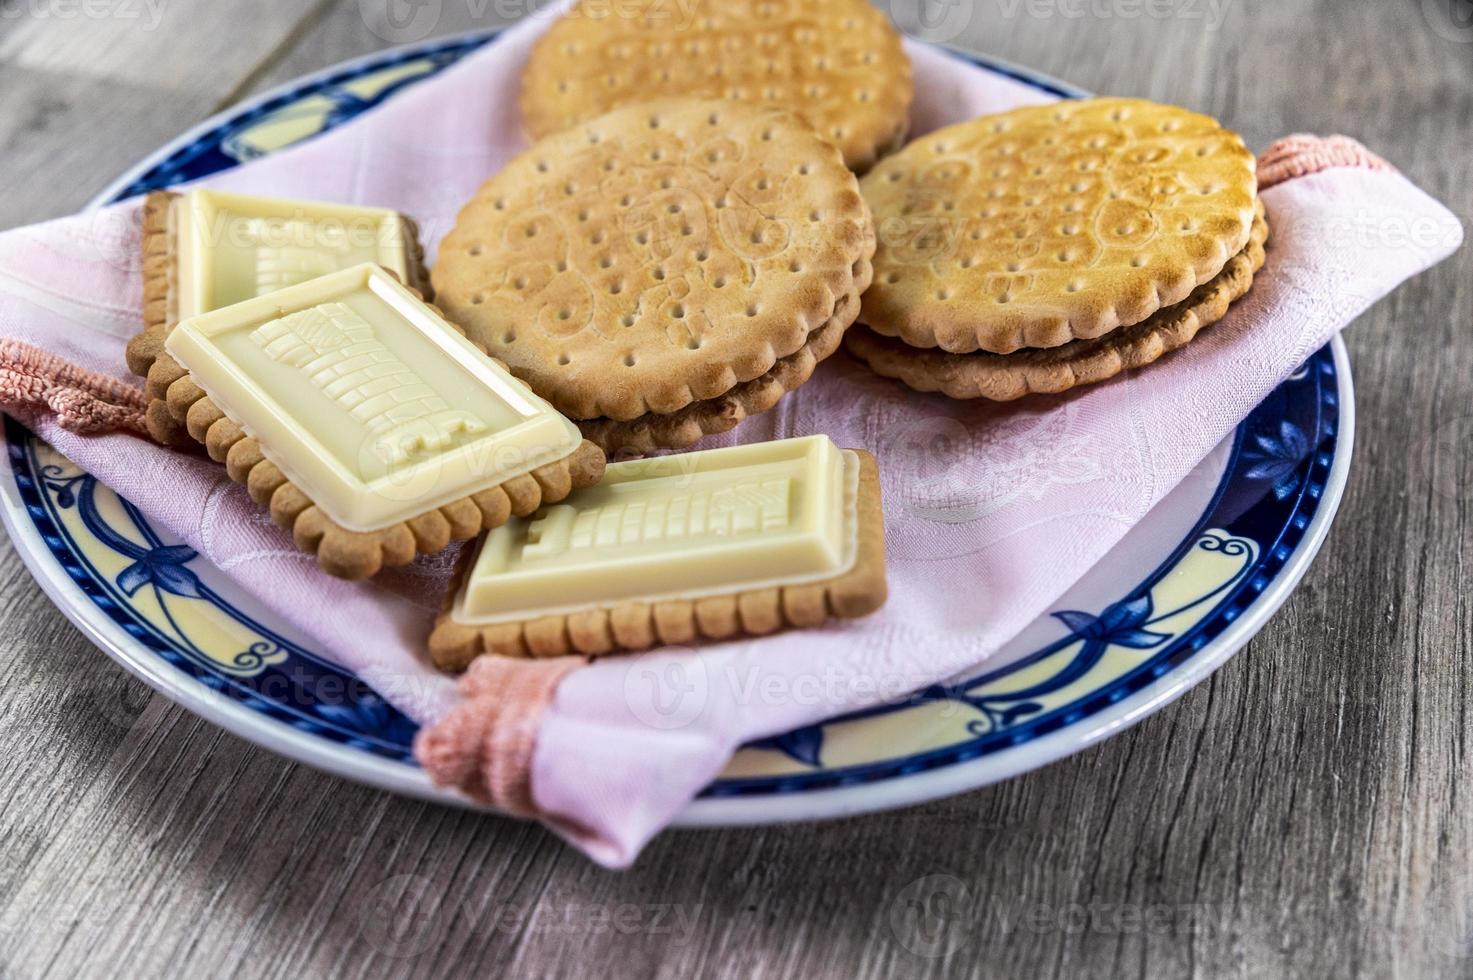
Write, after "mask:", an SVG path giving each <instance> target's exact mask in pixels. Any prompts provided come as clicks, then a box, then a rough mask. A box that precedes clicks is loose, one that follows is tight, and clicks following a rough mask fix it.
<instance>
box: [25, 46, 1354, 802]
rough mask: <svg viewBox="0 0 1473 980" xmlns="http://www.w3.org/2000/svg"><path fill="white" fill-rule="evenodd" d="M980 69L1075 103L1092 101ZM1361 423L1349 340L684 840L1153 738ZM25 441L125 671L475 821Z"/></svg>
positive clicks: (64, 552) (327, 120)
mask: <svg viewBox="0 0 1473 980" xmlns="http://www.w3.org/2000/svg"><path fill="white" fill-rule="evenodd" d="M492 36H494V35H493V34H485V33H482V34H476V35H472V36H466V37H460V38H454V39H449V40H440V41H436V42H433V43H429V44H423V45H418V46H415V47H412V48H407V49H402V50H399V51H393V52H387V53H383V54H379V55H374V56H372V57H369V58H366V59H362V60H359V61H355V62H352V63H349V64H346V65H343V66H340V67H338V68H334V69H331V70H329V71H326V72H323V73H320V74H317V75H314V76H311V77H309V78H306V79H303V80H301V81H299V82H295V83H293V84H291V85H288V86H286V87H284V88H281V89H278V90H276V91H274V92H271V93H268V94H267V95H265V96H262V97H261V98H258V99H255V100H253V101H251V102H248V103H245V104H243V105H240V106H237V107H236V108H234V109H231V110H230V111H229V112H227V113H226V114H224V115H222V116H220V117H217V118H216V119H213V120H211V121H209V122H208V123H206V124H205V125H203V126H201V127H199V128H198V129H196V130H194V131H193V132H191V133H189V134H187V135H185V136H184V137H182V138H181V139H179V140H178V141H176V142H175V143H173V144H172V145H170V146H168V147H166V148H164V149H163V150H161V151H160V152H159V153H157V154H155V155H154V156H153V157H151V158H150V159H148V160H147V161H145V162H144V163H143V164H141V165H140V166H139V167H138V168H137V169H136V170H134V171H133V172H132V173H130V174H128V175H127V176H126V177H124V178H123V179H122V180H120V181H119V182H118V183H117V184H116V185H115V186H114V187H113V188H111V189H110V190H109V191H108V192H107V193H106V194H105V195H104V196H103V197H102V198H101V199H100V200H104V201H108V200H117V199H121V198H124V197H129V196H132V195H135V194H139V193H142V192H144V191H147V190H151V189H153V188H156V187H163V186H165V185H170V184H176V183H180V182H183V181H188V180H193V179H196V178H199V177H202V176H205V175H207V174H210V173H214V172H217V171H219V170H223V169H226V168H228V167H233V166H235V165H237V164H239V163H242V162H244V161H247V160H251V159H255V158H256V157H260V156H263V155H265V154H268V153H271V152H273V151H275V150H278V149H280V148H282V147H284V146H288V145H290V144H292V143H295V142H297V141H299V140H303V139H306V138H308V137H310V136H313V135H315V134H317V133H321V132H323V131H325V130H328V129H331V128H332V127H334V126H337V125H339V124H340V123H342V122H343V121H344V120H347V119H350V118H352V117H353V116H355V115H357V114H358V113H360V112H363V111H364V110H365V109H369V108H372V107H373V106H375V105H377V104H379V103H381V102H383V101H384V100H385V99H388V98H392V97H393V95H394V93H396V92H398V91H400V90H402V89H403V88H405V87H407V86H410V85H413V84H415V83H416V82H419V81H421V80H423V79H425V78H428V77H430V76H432V75H434V74H435V73H437V72H439V71H441V70H442V69H444V68H445V67H446V66H448V65H451V64H453V63H454V62H455V61H457V60H458V59H460V58H461V57H463V56H464V55H466V54H467V53H469V52H471V51H474V50H475V49H476V48H478V47H480V46H481V45H482V44H484V43H486V41H488V40H489V39H490V38H491V37H492ZM959 56H960V57H966V58H967V59H968V60H970V61H973V62H975V63H976V64H978V65H980V66H981V67H982V68H984V69H986V70H989V71H995V72H999V73H1002V74H1005V75H1007V76H1009V77H1011V78H1014V79H1017V80H1020V81H1023V82H1025V83H1026V84H1028V85H1032V86H1035V87H1038V88H1041V89H1044V90H1046V91H1048V92H1050V93H1052V94H1055V95H1060V96H1077V95H1080V94H1082V93H1080V92H1078V91H1077V90H1075V89H1072V88H1070V87H1068V86H1066V85H1063V84H1062V83H1059V82H1055V81H1051V80H1049V79H1045V78H1041V77H1038V76H1036V75H1033V74H1031V73H1029V72H1027V71H1024V70H1022V69H1018V68H1015V67H1011V66H1007V65H1003V64H1000V63H996V62H991V61H986V60H981V59H977V58H975V57H973V56H970V55H959ZM1351 423H1352V398H1351V385H1350V371H1349V366H1348V364H1347V362H1346V359H1345V351H1344V348H1343V346H1341V345H1340V342H1339V341H1338V340H1337V341H1336V342H1335V343H1334V344H1332V345H1330V346H1328V347H1326V348H1324V349H1323V350H1321V351H1319V352H1318V353H1317V354H1315V355H1314V356H1313V357H1312V358H1310V360H1309V361H1308V362H1307V363H1305V364H1304V366H1303V367H1302V368H1301V369H1300V370H1299V371H1298V372H1297V373H1296V374H1295V375H1294V376H1293V377H1291V378H1289V379H1288V380H1287V381H1286V382H1285V383H1284V384H1283V385H1282V386H1280V387H1279V388H1278V389H1277V390H1276V391H1274V392H1273V393H1272V394H1271V395H1270V396H1269V397H1268V398H1267V399H1266V400H1265V401H1264V403H1263V404H1262V405H1260V406H1259V407H1258V409H1257V410H1255V411H1254V413H1253V414H1252V415H1251V416H1250V417H1249V418H1248V419H1247V420H1246V421H1244V422H1243V424H1242V425H1241V426H1239V428H1238V430H1237V432H1236V433H1234V434H1233V436H1232V437H1231V438H1230V439H1228V440H1226V441H1225V442H1224V443H1223V444H1222V445H1221V446H1219V447H1218V448H1217V450H1216V451H1215V452H1214V453H1213V454H1212V455H1211V456H1210V457H1209V458H1208V459H1207V460H1206V461H1204V462H1203V463H1202V465H1201V466H1199V467H1198V468H1197V469H1196V471H1195V472H1194V473H1193V474H1192V476H1191V477H1190V478H1189V479H1187V480H1186V481H1185V482H1184V483H1183V484H1182V485H1181V486H1180V487H1179V488H1178V489H1177V490H1175V491H1174V492H1173V493H1172V494H1171V495H1170V496H1169V497H1168V498H1167V499H1166V500H1165V501H1163V502H1162V503H1161V504H1160V505H1159V506H1158V507H1157V508H1156V509H1155V510H1153V511H1152V512H1151V514H1150V515H1149V516H1148V517H1147V519H1146V520H1144V521H1143V522H1141V524H1140V525H1139V526H1138V527H1137V528H1136V529H1135V530H1133V531H1132V532H1131V533H1130V534H1129V535H1128V536H1127V537H1126V539H1125V540H1124V541H1122V542H1121V544H1120V545H1119V546H1118V547H1117V548H1116V549H1115V550H1114V551H1113V552H1111V554H1110V555H1109V557H1108V558H1107V559H1106V560H1105V561H1103V562H1102V563H1101V564H1100V565H1099V567H1097V568H1095V569H1094V570H1093V571H1091V572H1090V573H1088V574H1087V575H1086V576H1085V577H1084V579H1083V580H1082V581H1081V582H1080V583H1079V585H1078V586H1077V587H1076V588H1075V589H1073V590H1072V591H1071V592H1070V593H1069V594H1068V595H1067V596H1066V597H1065V598H1064V600H1063V601H1062V602H1061V603H1060V604H1059V606H1058V608H1057V609H1056V610H1055V611H1053V612H1052V613H1051V614H1050V615H1048V616H1045V617H1043V618H1041V619H1040V620H1039V621H1038V622H1036V623H1034V624H1033V625H1032V626H1031V627H1030V628H1029V629H1028V630H1026V631H1025V632H1024V633H1023V634H1022V635H1021V636H1019V637H1018V638H1017V640H1016V641H1015V642H1014V643H1012V644H1010V645H1009V646H1008V648H1007V649H1005V650H1003V651H1002V652H1001V653H1000V654H999V655H998V656H997V657H995V658H994V659H993V660H992V661H990V662H989V664H988V668H987V670H986V671H984V672H979V673H977V674H976V675H975V676H970V677H960V678H956V679H955V680H954V681H952V682H950V683H948V684H946V685H944V686H937V687H935V688H931V689H929V690H926V691H922V692H920V693H919V694H917V695H915V696H914V697H912V698H910V699H908V700H906V701H905V702H904V703H903V704H895V705H889V706H886V707H883V708H876V709H873V710H870V711H865V712H861V713H859V714H855V715H852V716H847V717H843V718H838V719H835V720H833V721H830V722H827V723H825V724H822V725H817V726H814V727H811V728H804V729H800V730H797V731H793V732H789V733H788V734H786V735H783V736H781V737H778V738H772V739H767V740H764V741H762V742H760V743H756V744H753V745H750V746H747V747H746V748H744V749H743V750H742V751H741V752H739V753H738V754H737V755H736V757H735V758H734V759H733V760H732V762H731V764H730V766H729V767H728V768H727V770H726V771H725V772H724V773H723V774H722V776H721V777H720V778H719V779H717V780H716V781H715V782H714V783H712V784H711V785H710V786H708V787H707V788H706V789H705V791H704V792H703V793H702V794H701V796H700V797H699V798H698V799H697V800H696V801H695V802H694V803H692V805H691V807H690V808H689V810H688V811H687V812H686V813H685V814H684V816H683V818H682V821H681V822H682V823H685V824H733V823H764V822H774V821H781V820H792V819H803V818H810V817H829V816H838V815H841V814H846V813H854V812H860V811H865V810H876V809H882V808H886V807H893V806H900V805H904V804H908V803H916V802H919V801H922V800H926V799H931V798H933V797H937V796H942V795H946V794H950V793H956V792H960V791H963V790H966V789H971V788H974V787H977V786H982V785H984V784H987V783H992V782H996V781H997V780H1000V779H1005V778H1007V777H1009V776H1013V775H1016V774H1018V773H1021V772H1025V771H1027V770H1029V769H1034V768H1036V767H1038V766H1041V765H1043V764H1045V763H1048V762H1051V761H1053V760H1055V759H1058V758H1061V757H1062V756H1065V755H1068V754H1070V753H1072V752H1077V751H1079V750H1080V749H1082V748H1084V747H1085V746H1087V745H1090V744H1092V743H1094V742H1097V741H1099V740H1100V739H1102V738H1106V737H1108V736H1109V735H1111V734H1113V733H1114V732H1116V731H1119V730H1120V729H1121V728H1124V727H1125V726H1127V725H1130V724H1133V723H1134V722H1136V721H1138V720H1140V719H1141V718H1143V717H1145V716H1146V715H1148V714H1150V713H1151V712H1152V711H1155V710H1156V709H1157V708H1159V707H1161V706H1162V705H1163V704H1166V703H1167V702H1169V701H1171V700H1173V699H1174V698H1176V697H1178V696H1180V695H1181V693H1182V692H1183V691H1186V690H1187V689H1188V688H1190V687H1192V686H1193V685H1194V684H1196V683H1198V682H1199V681H1201V680H1202V679H1203V678H1205V677H1206V676H1207V675H1208V674H1210V673H1211V672H1212V671H1213V670H1214V669H1215V668H1217V667H1218V666H1220V665H1221V664H1222V663H1223V662H1224V661H1225V660H1227V658H1228V657H1230V656H1232V654H1233V653H1234V652H1235V651H1237V650H1238V649H1239V648H1241V647H1242V646H1243V644H1245V643H1246V642H1247V641H1248V639H1249V637H1251V636H1252V635H1253V634H1254V632H1256V631H1257V630H1258V629H1260V628H1261V627H1262V626H1263V624H1264V623H1265V622H1266V621H1267V620H1268V618H1269V616H1271V615H1272V614H1273V612H1274V611H1275V610H1276V609H1277V608H1278V607H1279V606H1280V605H1282V604H1283V602H1284V600H1285V599H1286V598H1288V596H1289V593H1290V592H1291V591H1292V590H1293V589H1294V586H1295V585H1296V583H1297V582H1298V581H1299V579H1300V577H1301V576H1302V575H1303V574H1304V572H1305V570H1306V569H1307V568H1308V567H1309V563H1310V562H1311V561H1312V560H1313V558H1314V555H1315V552H1316V551H1317V550H1318V548H1319V546H1320V543H1321V542H1322V541H1323V540H1324V538H1325V535H1326V533H1327V532H1328V530H1329V526H1330V521H1331V519H1332V518H1333V516H1334V513H1335V508H1336V506H1337V504H1338V502H1339V499H1340V494H1341V491H1342V489H1343V487H1344V485H1345V479H1346V474H1347V471H1348V468H1349V465H1350V451H1351V436H1352V424H1351ZM4 435H5V441H6V450H7V451H6V460H7V469H6V471H5V472H4V473H3V474H0V490H3V515H4V519H5V523H6V526H7V528H8V529H9V531H10V534H11V537H12V538H13V540H14V542H15V547H16V550H17V551H18V552H19V553H20V555H21V557H22V558H23V559H24V560H25V562H26V564H27V565H28V567H29V568H30V569H31V571H32V573H33V574H34V575H35V576H36V578H37V580H38V581H39V582H40V583H41V585H42V587H43V588H44V589H45V590H46V592H47V594H48V595H49V596H50V597H51V598H52V600H53V601H55V602H56V604H57V605H58V606H59V607H60V608H61V610H62V611H63V612H64V613H66V615H67V616H68V617H69V618H70V619H71V620H72V621H73V622H75V623H76V624H77V625H78V626H79V627H80V628H81V629H82V630H83V631H84V632H85V633H86V634H87V635H88V636H89V637H90V638H91V639H92V640H93V641H94V642H96V643H97V645H98V646H100V647H102V649H103V650H105V651H107V653H108V654H109V655H111V656H112V657H113V658H114V659H116V660H117V661H118V662H120V663H121V664H123V666H124V667H126V668H127V669H128V670H130V671H132V672H133V673H134V674H136V675H137V676H138V677H140V678H142V679H143V680H144V681H145V682H147V683H148V684H150V685H151V686H153V687H154V688H156V689H158V690H159V691H161V692H163V693H164V694H165V695H167V696H168V697H170V698H172V699H174V700H175V701H178V702H179V703H181V704H183V705H184V706H185V707H187V708H189V709H190V710H192V711H194V712H196V713H197V714H199V715H201V716H202V717H205V718H208V719H210V720H211V721H213V722H216V723H218V724H220V725H222V726H223V727H225V728H228V729H229V730H231V731H233V732H235V733H236V734H238V735H240V736H242V737H243V738H246V739H249V740H250V741H252V742H255V743H257V744H259V745H262V746H264V747H266V748H269V749H271V750H273V751H276V752H279V753H281V754H282V755H285V756H287V757H289V758H292V759H297V760H300V761H302V762H306V763H308V764H310V765H313V766H317V767H319V768H321V769H324V770H327V771H330V772H333V773H336V774H339V775H342V776H346V777H348V778H352V779H357V780H361V781H363V782H366V783H370V784H373V785H375V786H380V787H383V788H385V789H389V790H393V791H395V792H402V793H408V794H413V795H419V796H425V797H431V798H437V799H443V800H446V801H449V802H456V803H462V802H464V801H463V800H462V799H461V798H460V797H458V796H456V795H454V794H452V793H448V792H443V791H440V790H437V789H436V788H434V787H433V786H432V785H431V784H430V782H429V780H428V779H427V778H426V777H425V775H424V773H423V772H422V771H421V770H420V769H419V768H418V767H417V766H416V765H415V763H414V760H413V757H412V755H411V751H410V746H411V743H412V740H413V737H414V733H415V724H414V722H412V721H411V720H410V719H408V718H406V717H405V716H404V715H402V714H400V713H399V712H398V711H396V710H395V709H394V708H393V707H392V706H391V705H389V704H388V703H387V702H385V701H384V700H382V699H381V698H380V697H378V695H377V694H375V693H374V692H373V690H372V689H370V688H369V687H368V686H367V685H366V684H364V683H363V682H362V681H360V680H358V679H357V678H356V677H354V676H352V675H351V674H348V673H346V672H344V671H343V670H341V669H339V668H338V667H336V666H334V665H333V664H332V663H331V662H329V661H327V660H325V659H323V658H322V657H320V656H318V655H316V654H315V653H314V652H313V651H312V650H311V649H310V648H309V647H308V646H306V645H304V644H303V643H302V642H300V640H299V638H297V637H294V636H293V635H292V634H291V631H290V630H289V629H287V628H285V627H284V626H282V625H281V624H280V623H278V622H275V621H273V617H271V616H270V615H268V614H266V613H265V612H264V611H263V610H261V609H260V608H259V607H258V606H257V605H256V604H255V603H253V602H251V601H250V600H249V598H248V597H245V596H242V595H240V594H239V593H238V592H237V591H236V590H234V589H233V588H232V586H231V583H230V581H229V580H228V579H227V578H226V577H225V576H223V575H221V574H220V573H219V572H217V571H216V570H215V569H213V568H211V567H209V565H208V564H207V563H206V562H205V561H204V560H203V559H200V558H199V557H198V556H196V555H195V554H194V552H193V551H191V550H190V549H189V548H187V547H183V546H181V545H180V544H179V543H178V541H177V540H176V539H174V538H172V537H171V536H170V535H169V534H167V533H166V532H164V531H163V530H161V529H159V528H156V527H154V526H153V525H152V524H151V523H150V522H149V520H148V519H147V518H146V517H144V516H143V514H142V513H141V512H139V511H138V510H137V508H135V507H133V506H132V505H131V504H129V503H128V502H127V501H126V500H123V499H121V498H119V497H118V496H117V495H116V494H114V493H112V492H111V491H110V490H108V489H107V488H106V487H104V486H102V485H100V484H98V483H97V482H96V481H95V480H93V479H92V478H91V477H89V476H87V475H86V474H85V473H83V472H82V471H81V470H80V469H79V468H78V467H76V466H75V465H73V464H72V463H71V462H69V461H68V460H67V459H65V458H64V457H62V456H60V455H59V454H57V453H56V452H55V451H54V450H52V449H51V448H50V447H49V446H47V445H45V444H44V443H42V442H40V441H39V440H37V439H35V438H34V437H33V436H32V435H31V434H30V433H29V432H27V431H26V430H25V429H24V428H22V427H21V426H20V425H18V424H17V423H16V422H14V421H13V420H11V419H6V420H5V433H4ZM1019 437H1020V438H1023V439H1025V440H1026V439H1034V438H1040V437H1043V438H1046V437H1048V433H1033V432H1029V433H1021V434H1019ZM936 479H938V480H941V481H945V480H946V479H947V475H946V474H944V473H943V474H939V475H937V476H936ZM953 489H964V488H953ZM945 516H946V515H938V519H943V520H944V519H945ZM160 569H162V570H163V572H162V573H160V572H159V570H160Z"/></svg>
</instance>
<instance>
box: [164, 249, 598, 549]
mask: <svg viewBox="0 0 1473 980" xmlns="http://www.w3.org/2000/svg"><path fill="white" fill-rule="evenodd" d="M165 348H166V349H167V350H168V352H169V353H170V354H172V355H173V356H174V358H175V359H176V360H178V361H179V363H180V364H182V365H183V366H184V367H186V368H188V369H189V372H190V374H191V376H192V377H193V378H194V380H195V382H196V383H197V384H199V386H200V387H201V388H203V389H204V390H205V392H206V393H208V394H209V395H210V397H211V399H212V400H213V401H214V402H215V404H216V405H217V406H218V407H219V408H220V410H221V411H222V412H224V413H225V414H226V415H227V416H229V417H230V418H231V419H233V420H235V421H236V422H237V423H239V424H240V425H241V427H242V428H244V429H245V430H246V432H248V433H249V434H251V435H253V436H255V437H256V438H257V439H259V440H260V442H261V448H262V451H263V452H264V453H265V454H266V457H267V458H268V459H270V460H271V461H272V462H273V463H275V464H276V465H277V466H279V467H280V468H281V470H282V472H283V473H285V474H286V476H287V478H288V479H290V480H291V481H292V482H293V483H295V484H296V485H297V486H298V487H300V488H301V489H302V491H303V492H305V493H306V494H307V496H308V497H309V498H311V500H312V501H313V503H315V504H317V505H318V506H319V507H321V508H322V510H323V511H324V512H325V513H326V514H327V516H328V517H330V518H331V519H332V520H333V521H335V522H337V523H338V524H340V525H342V526H343V527H345V528H347V529H349V530H353V531H372V530H378V529H381V528H384V527H388V526H390V525H393V524H395V523H398V522H399V521H402V520H407V519H409V518H412V517H417V516H419V515H420V514H423V513H426V512H427V511H429V510H432V509H434V508H436V507H439V506H442V505H444V504H447V503H450V502H452V501H454V500H458V499H460V498H463V497H466V496H469V495H471V494H474V493H478V492H480V491H482V490H485V489H489V488H490V487H493V486H497V485H500V484H502V483H504V482H506V481H507V480H510V479H512V478H514V477H517V476H521V475H523V474H526V473H529V472H531V471H532V470H534V469H537V468H539V467H542V466H545V465H547V464H548V463H552V462H555V461H556V460H559V459H563V458H565V457H567V456H568V455H570V454H571V453H572V452H573V451H574V450H575V449H577V448H578V446H579V444H580V443H581V441H582V437H581V436H580V435H579V433H578V429H577V427H576V426H574V425H573V423H571V422H569V421H568V420H567V419H565V418H563V417H562V416H561V415H559V414H558V413H557V411H556V410H554V409H553V408H552V406H551V405H549V404H548V403H547V402H545V401H543V400H542V399H541V398H538V397H537V396H536V395H534V394H533V393H532V392H531V390H530V389H528V388H527V387H526V386H525V385H524V384H522V383H521V382H520V381H518V380H516V379H515V378H513V377H512V376H511V375H510V374H509V373H507V371H506V370H505V369H503V368H502V367H501V366H500V365H498V364H497V363H495V362H494V361H492V360H491V359H490V358H488V357H486V356H485V355H484V354H482V353H481V352H480V351H478V350H477V349H476V348H475V347H474V346H473V345H472V344H471V343H470V341H468V340H466V339H465V338H464V337H463V336H461V334H460V333H459V332H457V331H456V330H455V329H454V328H453V327H452V326H450V324H448V323H446V322H445V321H444V320H443V319H441V318H440V316H438V315H437V314H436V313H435V311H434V310H433V309H431V308H430V307H429V306H428V305H427V304H426V303H424V302H423V301H422V300H420V299H419V298H418V297H417V296H415V294H414V293H413V292H411V291H410V290H409V289H407V288H405V287H404V286H403V285H401V284H400V283H399V282H398V281H397V280H395V279H394V278H393V277H392V276H390V275H389V274H388V273H387V272H385V271H384V270H383V269H381V268H379V267H378V266H377V265H360V266H358V267H356V268H353V269H348V270H345V271H343V272H337V273H333V274H332V275H328V276H324V277H322V278H320V279H314V280H312V281H311V282H308V283H304V284H302V285H298V286H292V287H289V288H287V289H283V290H280V291H277V292H274V293H271V294H269V295H267V296H261V297H257V298H255V299H250V300H247V301H245V302H243V303H237V304H235V305H234V306H229V307H226V308H224V309H222V310H216V311H213V312H210V313H204V314H201V315H199V316H195V317H192V318H190V319H188V320H185V321H183V322H181V323H180V324H179V325H178V326H177V327H175V329H174V331H173V332H172V333H171V334H170V335H169V338H168V340H167V341H166V342H165Z"/></svg>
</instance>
